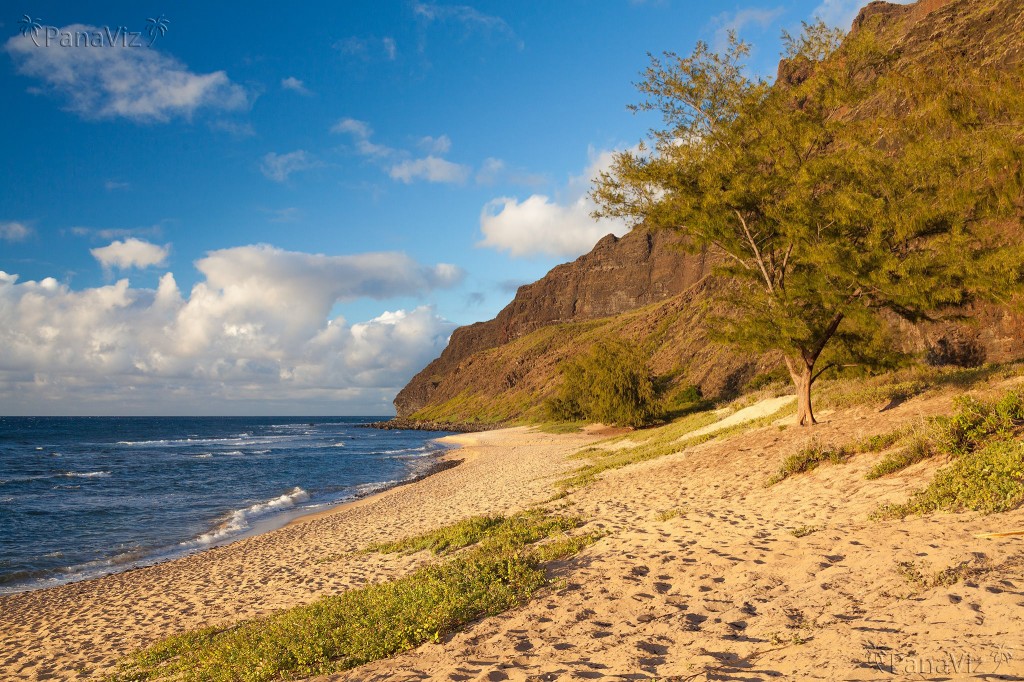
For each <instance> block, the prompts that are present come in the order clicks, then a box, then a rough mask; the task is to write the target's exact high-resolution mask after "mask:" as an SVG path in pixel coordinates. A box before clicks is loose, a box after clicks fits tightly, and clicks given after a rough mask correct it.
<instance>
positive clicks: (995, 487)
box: [874, 440, 1024, 518]
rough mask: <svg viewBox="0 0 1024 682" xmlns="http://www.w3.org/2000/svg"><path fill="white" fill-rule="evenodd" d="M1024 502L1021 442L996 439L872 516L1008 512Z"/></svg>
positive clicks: (894, 516) (1023, 458)
mask: <svg viewBox="0 0 1024 682" xmlns="http://www.w3.org/2000/svg"><path fill="white" fill-rule="evenodd" d="M1022 503H1024V444H1022V443H1020V442H1019V441H1017V440H1003V441H995V442H993V443H990V444H988V445H986V446H985V447H984V448H982V449H980V450H978V451H977V452H972V453H970V454H969V455H965V456H963V457H960V458H958V459H957V460H956V461H954V462H953V464H951V465H950V466H948V467H946V468H944V469H941V470H939V471H938V472H937V473H936V474H935V478H934V480H932V482H931V483H930V484H929V485H928V487H927V488H925V489H924V490H920V491H918V492H916V493H914V495H913V497H911V498H910V500H908V501H907V502H905V503H903V504H887V505H883V506H882V507H881V508H879V510H878V511H876V512H875V514H874V516H875V518H904V517H906V516H909V515H911V514H925V513H928V512H934V511H951V512H955V511H968V510H970V511H980V512H982V513H984V514H994V513H997V512H1004V511H1010V510H1012V509H1016V508H1017V507H1019V506H1020V505H1021V504H1022Z"/></svg>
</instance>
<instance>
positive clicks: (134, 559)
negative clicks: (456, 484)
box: [0, 417, 445, 594]
mask: <svg viewBox="0 0 1024 682" xmlns="http://www.w3.org/2000/svg"><path fill="white" fill-rule="evenodd" d="M372 420H373V418H369V417H152V418H151V417H129V418H125V417H0V594H2V593H9V592H16V591H22V590H26V589H36V588H41V587H48V586H51V585H56V584H60V583H64V582H69V581H73V580H80V579H83V578H89V577H94V576H97V575H102V574H105V573H111V572H115V571H118V570H124V569H126V568H130V567H134V566H139V565H144V564H148V563H153V562H156V561H160V560H164V559H168V558H172V557H175V556H181V555H184V554H187V553H189V552H194V551H198V550H201V549H203V548H206V547H210V546H213V545H218V544H224V543H227V542H230V541H232V540H235V539H238V538H240V537H244V536H245V535H249V534H253V533H256V532H261V531H263V530H269V529H270V528H273V527H277V526H280V525H282V524H283V523H285V522H286V521H287V520H289V519H291V518H294V517H296V516H299V515H301V514H303V513H307V512H310V511H315V510H317V509H323V508H325V507H328V506H330V505H334V504H338V503H341V502H345V501H347V500H352V499H355V498H357V497H360V496H363V495H366V494H370V493H372V492H375V491H378V490H381V489H383V488H386V487H389V486H392V485H394V484H396V483H399V482H402V481H404V480H408V479H411V478H414V477H416V476H418V475H421V474H423V473H425V472H426V471H427V470H429V468H430V467H431V466H432V464H433V462H434V460H435V458H436V455H438V454H439V453H440V452H442V451H443V450H444V446H442V445H441V444H439V443H436V442H434V439H436V438H438V437H440V436H443V435H445V434H444V433H440V432H427V431H397V430H396V431H379V430H376V429H367V428H361V427H359V426H358V424H360V423H365V422H368V421H372Z"/></svg>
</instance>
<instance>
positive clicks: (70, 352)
mask: <svg viewBox="0 0 1024 682" xmlns="http://www.w3.org/2000/svg"><path fill="white" fill-rule="evenodd" d="M195 266H196V268H197V269H198V271H199V273H200V274H201V275H202V278H201V280H200V281H199V282H198V283H196V284H195V285H194V286H193V287H192V289H191V291H189V292H183V291H181V290H180V289H179V287H178V284H177V282H176V280H175V278H174V275H173V274H171V273H169V272H168V273H166V274H164V275H163V276H162V277H161V278H160V282H159V286H158V287H157V288H156V290H152V289H138V288H133V287H132V286H131V285H130V284H129V282H128V280H127V279H121V280H119V281H118V282H116V283H114V284H111V285H109V286H103V287H96V288H89V289H84V290H78V291H76V290H72V289H70V288H69V287H68V286H66V285H63V284H59V283H58V282H57V281H56V280H54V279H53V278H46V279H43V280H41V281H38V282H37V281H27V282H19V281H18V277H17V275H12V274H7V273H3V272H0V348H3V349H4V351H3V353H0V396H2V397H0V413H21V414H24V413H28V412H32V411H33V410H34V411H36V412H38V411H39V410H44V411H47V412H54V411H63V412H65V413H81V412H82V411H83V410H84V411H86V412H93V413H108V414H109V413H117V412H118V411H121V412H122V413H125V411H127V412H128V413H139V412H147V411H148V412H150V413H152V412H163V413H174V412H176V411H177V412H178V413H181V411H184V412H185V413H192V414H195V413H197V412H198V413H210V412H213V413H217V412H220V413H223V412H231V411H236V412H248V413H250V414H251V413H257V412H258V413H263V414H267V413H278V414H281V413H291V414H323V413H330V412H331V411H335V413H337V410H340V409H344V408H343V407H339V406H344V405H348V406H350V407H352V408H358V407H359V406H362V408H361V409H364V410H365V409H366V405H368V404H372V405H379V406H380V407H379V409H377V410H376V411H377V412H378V413H383V412H386V409H384V408H386V406H387V403H388V402H390V399H391V398H392V397H393V396H394V393H395V391H397V390H398V388H400V387H401V386H402V385H403V384H404V383H405V382H406V381H408V379H409V378H410V377H411V376H412V375H413V374H414V373H415V372H416V371H418V370H419V369H420V368H421V367H422V366H423V365H425V364H426V363H427V362H429V361H430V360H431V359H432V358H434V357H436V355H437V354H438V353H440V351H441V350H442V349H443V348H444V346H445V344H446V343H447V340H448V336H449V335H450V334H451V331H452V329H453V328H454V325H453V324H452V323H450V322H448V321H446V320H444V319H443V318H441V317H440V316H438V315H437V313H436V312H435V311H434V310H433V308H432V307H430V306H420V307H418V308H414V309H409V310H406V309H400V310H391V311H388V312H384V313H382V314H380V315H378V316H376V317H374V318H372V319H370V320H367V321H364V322H357V323H354V324H353V323H349V322H348V321H346V320H345V319H344V318H343V317H339V316H332V314H331V311H332V308H333V307H334V306H335V305H336V304H337V303H339V302H344V301H351V300H355V299H360V298H374V299H386V298H391V297H395V296H409V295H419V294H422V293H424V292H427V291H430V290H431V289H435V288H438V287H448V286H452V285H454V284H456V283H458V282H459V281H461V279H462V276H463V273H462V272H461V270H459V269H458V268H455V267H454V266H451V265H445V264H439V265H434V266H429V265H423V264H420V263H417V262H416V261H414V260H412V259H411V258H409V257H408V256H407V255H405V254H402V253H368V254H358V255H345V256H328V255H322V254H309V253H300V252H290V251H284V250H281V249H277V248H274V247H271V246H267V245H252V246H242V247H237V248H231V249H223V250H220V251H214V252H211V253H209V254H207V255H206V256H205V257H204V258H201V259H200V260H198V261H197V262H196V263H195ZM232 406H236V407H232Z"/></svg>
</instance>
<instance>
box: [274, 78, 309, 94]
mask: <svg viewBox="0 0 1024 682" xmlns="http://www.w3.org/2000/svg"><path fill="white" fill-rule="evenodd" d="M281 87H282V88H283V89H285V90H291V91H292V92H297V93H299V94H300V95H312V94H313V93H312V92H310V91H309V88H307V87H306V84H305V83H303V82H302V81H301V80H299V79H298V78H296V77H295V76H288V77H287V78H282V79H281Z"/></svg>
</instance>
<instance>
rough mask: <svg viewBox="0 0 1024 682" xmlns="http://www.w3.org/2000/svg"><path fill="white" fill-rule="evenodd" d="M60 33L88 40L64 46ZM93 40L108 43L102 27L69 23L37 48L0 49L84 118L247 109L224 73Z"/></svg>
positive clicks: (158, 117) (15, 42)
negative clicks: (203, 70)
mask: <svg viewBox="0 0 1024 682" xmlns="http://www.w3.org/2000/svg"><path fill="white" fill-rule="evenodd" d="M53 30H56V31H57V32H58V35H56V36H55V37H54V38H52V39H51V38H49V35H48V32H49V31H53ZM64 34H68V35H71V36H76V35H78V34H82V35H84V36H87V38H86V39H85V40H84V41H78V43H77V46H67V45H61V43H60V41H61V39H62V36H63V35H64ZM96 36H100V38H102V39H103V40H106V39H105V38H104V36H105V31H104V29H103V28H100V27H96V26H88V25H85V24H71V25H68V26H64V27H62V28H59V29H56V28H55V27H50V28H45V29H44V31H43V32H41V33H40V34H37V36H36V39H35V41H33V38H32V36H31V34H29V35H18V36H14V37H13V38H11V39H9V40H8V41H7V42H6V44H5V45H4V49H5V50H6V51H7V53H8V54H10V55H11V57H12V58H13V59H14V62H15V64H16V65H17V68H18V71H19V72H20V73H21V74H23V75H26V76H29V77H32V78H37V79H39V80H41V81H42V82H43V83H44V84H45V86H46V88H47V89H48V90H49V91H51V92H52V93H54V94H55V95H57V96H58V97H61V98H63V99H64V100H65V101H66V103H67V108H68V109H70V110H71V111H73V112H75V113H77V114H79V115H80V116H82V117H83V118H87V119H110V118H118V117H120V118H126V119H129V120H132V121H136V122H145V123H151V122H163V121H168V120H170V119H171V118H174V117H179V116H180V117H184V118H190V117H191V116H192V114H193V113H194V112H195V111H196V110H198V109H201V108H209V109H219V110H237V109H244V108H246V107H247V106H248V105H249V95H248V93H247V92H246V90H245V89H244V88H243V87H242V86H240V85H238V84H236V83H233V82H232V81H231V79H230V78H228V76H227V74H226V73H225V72H224V71H214V72H212V73H194V72H192V71H190V70H189V69H188V67H187V66H186V65H184V64H182V63H181V62H180V61H178V60H177V59H175V58H174V57H172V56H170V55H167V54H164V53H162V52H160V51H159V50H157V49H155V48H152V47H130V46H129V47H125V46H122V44H121V43H120V42H117V41H114V44H109V41H107V42H104V43H103V44H102V45H98V44H94V43H95V37H96ZM90 40H91V41H92V43H90ZM37 42H38V43H39V44H38V45H37V44H36V43H37Z"/></svg>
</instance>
